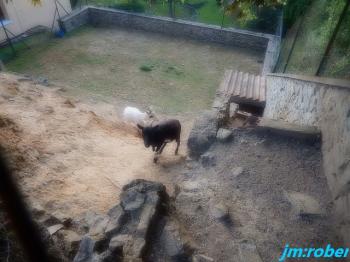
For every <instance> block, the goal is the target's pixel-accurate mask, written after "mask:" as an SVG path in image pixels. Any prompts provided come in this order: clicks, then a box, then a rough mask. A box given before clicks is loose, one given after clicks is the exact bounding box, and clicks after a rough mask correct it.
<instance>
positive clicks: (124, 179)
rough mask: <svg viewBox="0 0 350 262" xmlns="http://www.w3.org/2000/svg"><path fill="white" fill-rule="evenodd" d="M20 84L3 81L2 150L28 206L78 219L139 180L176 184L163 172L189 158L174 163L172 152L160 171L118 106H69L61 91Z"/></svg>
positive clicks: (108, 203) (167, 153) (113, 201)
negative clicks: (124, 121) (123, 120)
mask: <svg viewBox="0 0 350 262" xmlns="http://www.w3.org/2000/svg"><path fill="white" fill-rule="evenodd" d="M18 78H19V77H18V76H14V75H10V74H1V75H0V94H1V95H0V107H1V114H2V116H1V117H0V130H1V132H0V144H1V145H2V146H3V147H4V148H6V152H7V153H8V154H9V155H11V157H10V158H11V162H12V166H13V167H14V168H15V171H16V176H17V178H19V183H20V185H21V186H22V189H23V192H24V193H25V195H26V196H28V197H29V200H30V201H33V202H38V203H39V204H41V205H42V206H43V207H44V208H46V209H47V211H48V212H50V211H54V210H57V209H59V210H60V211H61V212H63V213H66V214H68V215H69V216H72V217H78V216H80V215H82V214H83V213H85V212H88V211H96V212H104V211H106V210H108V209H109V208H110V207H112V206H113V205H115V204H116V203H117V202H118V200H119V199H118V197H119V193H120V190H121V188H122V186H123V185H124V184H126V183H128V182H130V181H131V180H133V179H135V178H144V179H149V180H158V181H160V182H163V183H165V185H168V186H169V185H170V183H169V180H168V178H169V175H164V173H165V171H166V170H165V169H166V168H167V166H171V165H172V164H173V163H177V162H178V161H182V160H183V158H184V157H183V156H179V157H177V156H176V157H175V156H173V150H174V148H173V146H169V147H168V148H166V150H165V152H164V153H163V155H164V156H163V160H164V161H163V163H164V166H162V165H154V164H153V163H152V157H153V155H152V153H151V151H150V150H148V149H146V148H144V146H143V143H142V140H141V139H140V138H139V134H138V131H137V129H136V128H134V127H132V126H129V125H127V124H125V123H123V122H122V121H119V120H118V116H117V115H116V112H115V111H116V110H115V109H114V108H113V106H111V105H107V104H106V105H104V104H96V105H93V106H91V105H87V104H84V103H81V102H78V101H75V100H71V99H69V101H68V100H67V98H66V97H62V95H61V94H60V89H59V88H51V87H50V88H48V87H43V86H40V85H36V84H35V83H33V82H31V81H21V82H18ZM67 101H68V102H67ZM184 144H185V143H184ZM182 150H184V149H182ZM170 155H171V157H170Z"/></svg>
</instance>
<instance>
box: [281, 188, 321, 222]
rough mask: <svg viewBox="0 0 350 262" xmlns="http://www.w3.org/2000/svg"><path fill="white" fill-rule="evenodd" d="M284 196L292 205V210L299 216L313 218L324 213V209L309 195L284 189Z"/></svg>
mask: <svg viewBox="0 0 350 262" xmlns="http://www.w3.org/2000/svg"><path fill="white" fill-rule="evenodd" d="M284 194H285V196H286V198H287V199H288V201H289V202H290V204H291V205H292V212H293V213H294V215H296V216H300V217H301V218H307V217H308V218H313V217H320V216H324V215H325V211H324V210H323V209H322V208H321V205H320V203H319V202H318V201H317V200H316V199H315V198H313V197H312V196H310V195H307V194H304V193H300V192H295V191H286V192H285V193H284Z"/></svg>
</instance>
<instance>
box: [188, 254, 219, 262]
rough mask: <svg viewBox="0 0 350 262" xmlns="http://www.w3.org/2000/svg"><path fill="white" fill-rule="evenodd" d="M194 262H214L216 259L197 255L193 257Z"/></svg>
mask: <svg viewBox="0 0 350 262" xmlns="http://www.w3.org/2000/svg"><path fill="white" fill-rule="evenodd" d="M192 261H193V262H214V259H213V258H211V257H208V256H205V255H201V254H197V255H194V256H193V257H192Z"/></svg>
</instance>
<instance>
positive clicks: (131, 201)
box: [74, 179, 167, 262]
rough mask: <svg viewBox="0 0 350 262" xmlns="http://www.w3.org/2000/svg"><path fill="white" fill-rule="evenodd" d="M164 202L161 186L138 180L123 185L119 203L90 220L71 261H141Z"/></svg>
mask: <svg viewBox="0 0 350 262" xmlns="http://www.w3.org/2000/svg"><path fill="white" fill-rule="evenodd" d="M166 202H167V194H166V191H165V186H164V185H162V184H160V183H156V182H150V181H146V180H141V179H138V180H134V181H132V182H131V183H129V184H128V185H126V186H124V187H123V192H122V194H121V202H120V204H119V205H117V206H115V207H113V208H112V209H111V210H110V211H109V212H108V214H107V215H106V216H102V215H100V216H97V217H95V218H94V219H91V220H92V221H90V222H91V226H90V229H89V233H88V234H87V235H85V236H84V237H83V239H82V241H81V243H80V247H79V251H78V253H77V254H76V256H75V258H74V262H106V261H142V259H143V258H144V256H145V252H146V250H147V245H148V244H149V242H148V239H149V237H150V235H151V234H153V232H152V231H153V230H154V226H155V225H154V224H155V222H156V221H157V220H158V218H159V217H160V214H161V213H162V212H163V211H164V207H165V206H166Z"/></svg>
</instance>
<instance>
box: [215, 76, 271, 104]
mask: <svg viewBox="0 0 350 262" xmlns="http://www.w3.org/2000/svg"><path fill="white" fill-rule="evenodd" d="M217 95H221V96H223V97H226V98H228V99H229V101H230V102H235V103H237V104H248V105H254V106H258V107H265V104H266V78H265V77H264V76H260V75H254V74H250V73H246V72H241V71H234V70H226V71H225V74H224V77H223V79H222V81H221V84H220V87H219V89H218V92H217Z"/></svg>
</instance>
